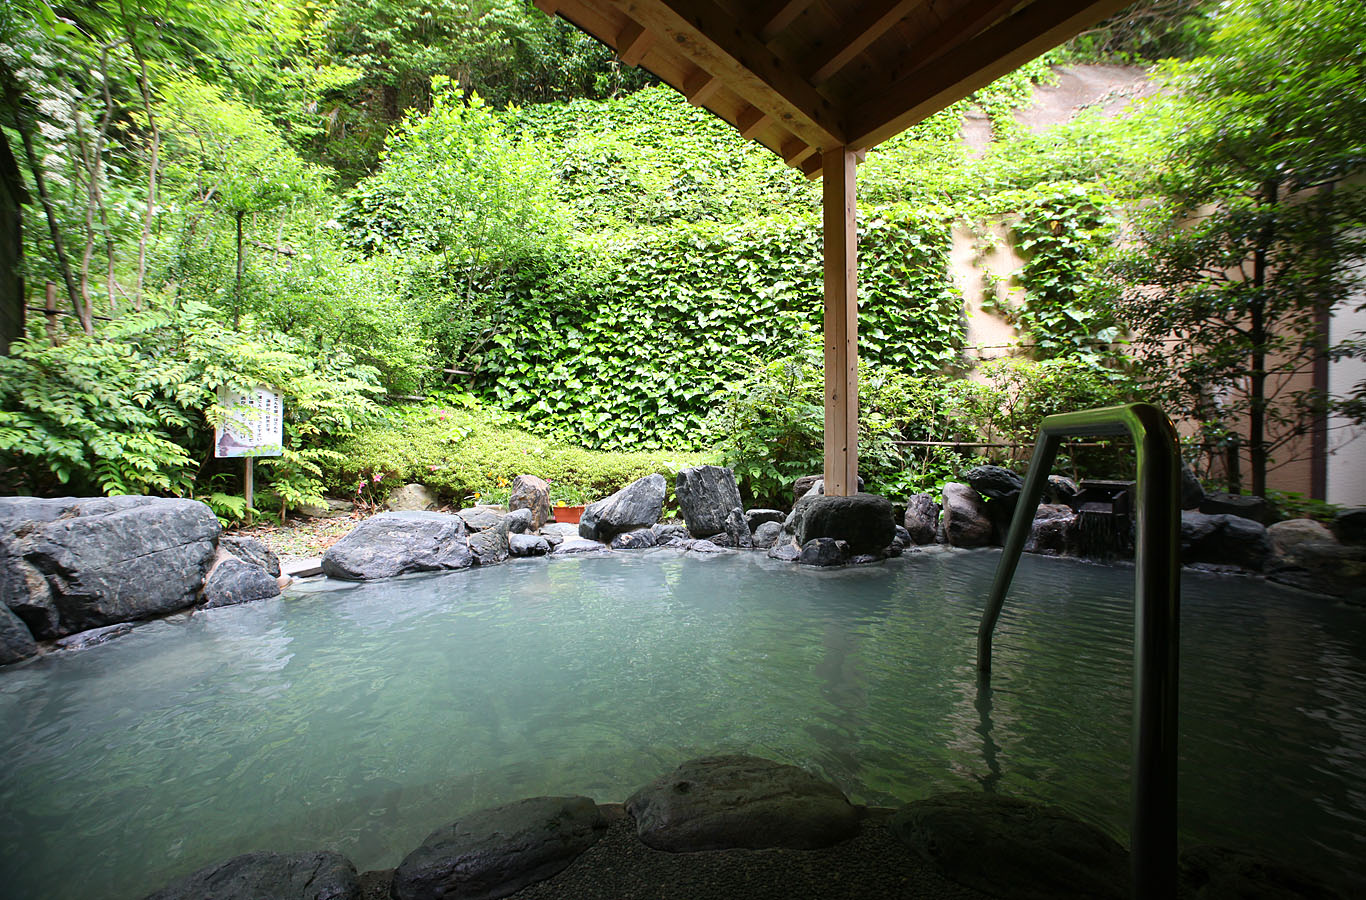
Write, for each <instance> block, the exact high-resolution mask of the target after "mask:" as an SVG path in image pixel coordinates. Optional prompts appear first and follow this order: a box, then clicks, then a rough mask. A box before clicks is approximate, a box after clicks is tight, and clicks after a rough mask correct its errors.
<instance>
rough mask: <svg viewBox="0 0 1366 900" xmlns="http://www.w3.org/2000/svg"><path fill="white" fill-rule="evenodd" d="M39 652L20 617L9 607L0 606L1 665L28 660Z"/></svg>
mask: <svg viewBox="0 0 1366 900" xmlns="http://www.w3.org/2000/svg"><path fill="white" fill-rule="evenodd" d="M37 652H38V644H37V643H35V642H34V640H33V634H32V633H31V632H30V631H29V630H28V626H27V625H25V624H24V623H23V622H22V621H21V620H20V619H19V617H18V616H16V615H15V614H14V613H12V612H10V610H9V607H7V606H0V665H6V664H8V663H12V662H18V661H19V660H21V659H28V658H29V657H30V656H32V655H33V654H35V653H37Z"/></svg>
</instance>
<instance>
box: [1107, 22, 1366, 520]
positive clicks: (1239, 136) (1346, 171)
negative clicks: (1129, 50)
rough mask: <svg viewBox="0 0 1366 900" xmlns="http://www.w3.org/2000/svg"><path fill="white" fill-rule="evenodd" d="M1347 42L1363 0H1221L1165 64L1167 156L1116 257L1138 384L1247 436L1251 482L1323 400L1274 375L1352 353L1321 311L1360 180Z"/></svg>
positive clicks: (1347, 247) (1344, 298)
mask: <svg viewBox="0 0 1366 900" xmlns="http://www.w3.org/2000/svg"><path fill="white" fill-rule="evenodd" d="M1363 47H1366V6H1362V5H1361V4H1323V5H1316V6H1314V7H1313V9H1312V10H1306V8H1305V7H1304V6H1303V4H1300V3H1297V2H1294V0H1236V2H1232V3H1230V4H1228V5H1227V6H1225V7H1223V8H1222V9H1221V11H1220V14H1219V18H1218V20H1217V22H1216V30H1215V32H1214V34H1213V36H1212V37H1211V42H1210V47H1209V52H1208V53H1207V55H1205V56H1201V57H1199V58H1196V59H1194V60H1192V61H1190V62H1189V63H1184V64H1176V65H1172V66H1170V67H1169V69H1168V70H1167V77H1168V85H1169V87H1170V88H1171V96H1170V98H1169V99H1167V100H1165V101H1163V102H1164V103H1165V104H1166V105H1167V106H1168V108H1167V109H1165V110H1159V111H1161V112H1165V113H1167V114H1168V115H1169V118H1166V119H1165V120H1163V119H1161V117H1155V120H1157V121H1165V123H1166V127H1164V128H1162V129H1160V130H1158V131H1157V132H1156V134H1155V136H1156V137H1157V138H1158V140H1159V141H1161V142H1162V143H1163V144H1165V145H1166V148H1167V149H1166V152H1165V158H1163V159H1162V160H1161V162H1160V164H1159V165H1158V166H1157V167H1156V173H1157V174H1156V177H1155V178H1154V179H1153V181H1152V182H1151V183H1150V184H1149V185H1148V187H1149V188H1151V189H1152V194H1151V195H1150V196H1148V197H1146V198H1145V203H1146V204H1147V205H1146V206H1145V207H1142V208H1140V210H1139V211H1138V212H1137V213H1136V214H1135V215H1136V219H1135V222H1136V229H1135V230H1136V234H1135V235H1134V237H1135V238H1136V239H1137V245H1136V249H1135V250H1134V251H1132V252H1129V253H1126V254H1125V255H1124V256H1122V257H1121V258H1120V260H1119V261H1118V263H1117V265H1116V266H1115V270H1114V271H1115V273H1116V274H1117V275H1118V276H1119V288H1118V291H1117V293H1118V298H1117V299H1119V300H1120V302H1121V306H1122V309H1123V311H1124V314H1125V317H1126V318H1127V320H1128V322H1129V324H1130V326H1131V328H1132V330H1133V333H1134V335H1135V342H1136V349H1137V353H1138V356H1139V357H1140V359H1141V361H1142V364H1143V365H1142V370H1143V371H1144V373H1145V374H1146V375H1147V376H1148V378H1149V382H1150V386H1151V388H1152V389H1153V390H1154V392H1155V393H1156V394H1157V396H1159V397H1160V398H1161V399H1163V400H1164V401H1165V402H1166V403H1167V404H1168V405H1169V406H1170V407H1171V408H1173V409H1174V410H1175V411H1176V412H1178V413H1180V414H1182V415H1184V416H1186V417H1188V418H1190V419H1193V420H1195V421H1197V422H1199V423H1201V425H1202V427H1203V430H1204V434H1205V437H1206V439H1207V440H1210V441H1215V440H1219V439H1232V440H1234V441H1235V442H1236V443H1241V444H1242V445H1244V446H1245V447H1246V450H1247V456H1248V461H1249V463H1250V470H1251V482H1252V483H1251V487H1252V491H1253V493H1256V494H1264V493H1265V492H1266V475H1267V470H1268V468H1269V467H1270V466H1271V465H1272V464H1273V462H1274V458H1275V454H1276V452H1277V451H1278V450H1279V449H1281V448H1283V447H1284V446H1285V445H1286V443H1287V442H1289V441H1290V440H1292V439H1293V438H1295V437H1296V436H1298V435H1301V434H1303V433H1305V432H1306V431H1307V430H1308V429H1309V428H1310V427H1312V424H1313V422H1314V420H1315V418H1316V417H1318V416H1321V415H1322V414H1323V413H1324V412H1325V410H1326V409H1327V407H1328V405H1329V404H1330V403H1331V402H1332V398H1328V397H1325V396H1322V395H1320V394H1317V393H1315V392H1314V391H1312V390H1303V389H1295V388H1294V387H1293V382H1292V380H1291V378H1290V376H1292V375H1294V374H1295V373H1299V372H1303V371H1305V370H1306V369H1307V368H1309V367H1311V366H1312V365H1313V364H1314V362H1315V360H1317V359H1321V358H1323V357H1324V356H1326V355H1328V354H1330V353H1333V352H1336V353H1339V354H1342V353H1352V352H1356V351H1354V350H1353V349H1352V348H1351V347H1350V346H1344V347H1341V348H1330V347H1328V346H1326V344H1325V339H1324V334H1323V328H1322V323H1323V321H1324V320H1325V318H1326V317H1327V316H1328V315H1330V314H1331V312H1332V310H1333V309H1335V308H1338V307H1340V306H1341V305H1342V304H1344V303H1346V302H1348V300H1349V298H1350V297H1351V296H1352V292H1353V290H1354V288H1355V286H1356V285H1357V284H1358V283H1359V282H1360V276H1361V266H1362V261H1363V259H1364V258H1366V188H1364V187H1363V186H1362V185H1361V182H1360V181H1359V180H1358V181H1355V182H1354V181H1352V180H1346V179H1348V177H1349V176H1351V175H1354V174H1360V173H1361V172H1362V171H1363V167H1364V166H1366V52H1363ZM1153 201H1156V202H1153ZM1234 487H1235V488H1236V487H1238V485H1236V484H1235V485H1234Z"/></svg>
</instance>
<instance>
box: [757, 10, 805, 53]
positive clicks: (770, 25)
mask: <svg viewBox="0 0 1366 900" xmlns="http://www.w3.org/2000/svg"><path fill="white" fill-rule="evenodd" d="M812 2H814V0H777V2H776V3H770V4H769V5H768V8H767V9H765V10H764V11H763V13H762V14H761V15H760V16H759V17H758V19H757V20H756V21H757V24H758V27H757V28H756V29H755V31H756V33H757V34H758V35H759V40H761V41H763V42H764V43H768V42H769V41H771V40H773V38H775V37H776V36H778V35H779V34H781V33H782V31H783V29H785V28H787V26H789V25H791V24H792V22H793V21H794V20H795V19H796V18H797V17H798V16H800V15H801V14H802V13H804V12H806V8H807V7H808V6H810V5H811V4H812Z"/></svg>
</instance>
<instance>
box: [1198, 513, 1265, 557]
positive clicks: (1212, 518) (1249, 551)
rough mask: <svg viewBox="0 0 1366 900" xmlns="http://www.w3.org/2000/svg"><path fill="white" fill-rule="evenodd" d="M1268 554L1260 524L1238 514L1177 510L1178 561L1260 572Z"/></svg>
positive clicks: (1263, 531)
mask: <svg viewBox="0 0 1366 900" xmlns="http://www.w3.org/2000/svg"><path fill="white" fill-rule="evenodd" d="M1270 556H1271V539H1270V538H1269V537H1268V536H1267V533H1266V528H1264V527H1263V526H1262V525H1261V524H1259V523H1257V522H1254V521H1252V520H1251V519H1244V518H1241V517H1239V516H1229V515H1207V514H1205V513H1201V512H1194V511H1192V510H1184V511H1183V512H1182V513H1181V561H1182V562H1183V563H1211V564H1214V565H1230V566H1238V567H1239V568H1243V569H1250V570H1252V571H1254V572H1260V571H1261V570H1262V568H1263V567H1264V566H1265V565H1266V563H1267V561H1268V559H1269V557H1270Z"/></svg>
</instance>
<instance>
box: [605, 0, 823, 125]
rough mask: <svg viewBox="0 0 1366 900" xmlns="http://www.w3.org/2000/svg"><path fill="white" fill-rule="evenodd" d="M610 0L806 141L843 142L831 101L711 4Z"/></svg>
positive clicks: (695, 0) (709, 1)
mask: <svg viewBox="0 0 1366 900" xmlns="http://www.w3.org/2000/svg"><path fill="white" fill-rule="evenodd" d="M610 2H611V5H612V6H613V7H615V8H616V9H617V10H618V11H620V12H622V13H624V14H625V15H627V16H629V17H630V18H631V19H632V20H633V21H635V22H637V23H639V24H640V25H641V26H642V27H644V28H647V29H649V30H650V31H652V32H654V33H655V34H657V35H659V36H660V37H661V38H662V39H666V40H669V41H672V42H674V43H676V44H677V45H678V47H677V50H678V51H679V52H680V53H682V54H684V55H685V56H688V57H690V58H691V59H692V60H693V62H694V63H696V64H697V65H698V66H699V67H701V68H705V69H706V70H707V71H709V72H711V73H712V74H714V75H716V76H717V77H718V78H720V79H721V81H722V82H723V83H724V84H725V85H726V86H727V87H728V88H730V90H732V91H734V92H735V93H736V94H738V95H740V96H741V97H743V98H744V99H745V100H746V101H747V102H748V103H750V104H751V105H753V106H757V107H759V108H760V109H762V110H763V111H764V112H766V113H768V114H769V115H771V116H773V118H774V121H776V122H779V123H780V124H782V126H783V127H784V128H786V129H787V130H788V131H791V132H793V133H794V134H797V135H798V136H800V137H801V138H802V139H803V140H805V141H807V143H811V144H814V145H816V146H817V147H835V146H839V145H840V144H842V143H843V132H844V127H843V125H842V124H841V123H840V121H839V117H838V116H837V114H836V112H835V109H834V107H833V105H832V104H831V103H830V101H829V100H828V99H827V98H825V97H823V96H821V95H820V94H819V93H817V91H816V89H815V88H814V87H812V86H811V84H810V82H808V81H807V80H806V79H805V78H803V77H802V75H801V74H800V73H799V72H798V71H797V69H796V67H795V66H793V65H791V64H790V63H788V62H787V61H785V60H783V59H781V58H780V57H778V56H777V55H776V54H774V53H773V51H772V50H769V49H768V47H767V46H765V45H764V44H763V43H761V42H760V41H759V39H758V38H757V37H755V36H754V35H753V34H751V33H749V32H748V31H746V30H745V28H744V27H743V26H741V25H739V24H738V23H737V22H736V21H735V17H734V16H732V15H731V14H730V13H728V12H726V11H725V10H724V9H722V8H721V7H719V6H718V5H717V4H716V3H714V2H712V0H670V2H669V3H663V2H660V0H610Z"/></svg>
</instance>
